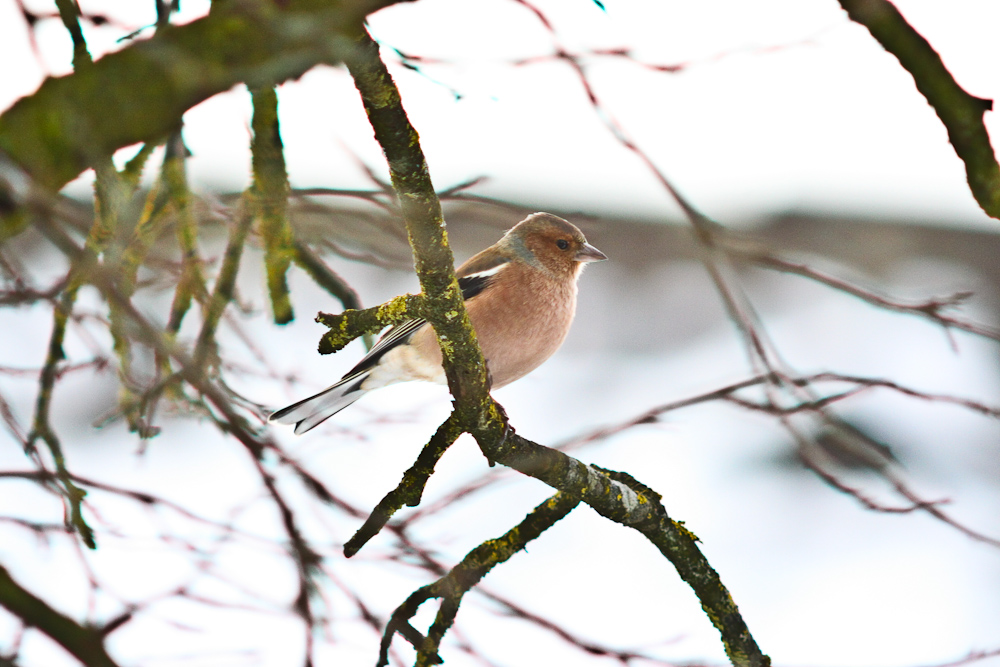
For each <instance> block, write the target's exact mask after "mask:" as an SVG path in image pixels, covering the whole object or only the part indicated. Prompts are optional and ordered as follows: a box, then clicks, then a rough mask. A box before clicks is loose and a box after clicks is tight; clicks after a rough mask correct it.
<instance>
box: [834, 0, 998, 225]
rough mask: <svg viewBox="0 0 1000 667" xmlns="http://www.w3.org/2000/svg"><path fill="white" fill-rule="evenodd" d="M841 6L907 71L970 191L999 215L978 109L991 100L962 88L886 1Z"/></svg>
mask: <svg viewBox="0 0 1000 667" xmlns="http://www.w3.org/2000/svg"><path fill="white" fill-rule="evenodd" d="M840 6H841V7H843V8H844V10H845V11H846V12H847V15H848V16H849V17H850V18H851V20H852V21H854V22H856V23H860V24H861V25H863V26H864V27H866V28H868V32H870V33H871V34H872V37H874V38H875V39H876V40H878V43H879V44H881V45H882V46H883V47H884V48H885V50H886V51H888V52H889V53H891V54H892V55H894V56H896V58H897V59H898V60H899V64H900V65H902V66H903V68H904V69H905V70H906V71H907V72H909V73H910V75H911V76H912V77H913V81H914V82H915V83H916V84H917V90H919V91H920V94H921V95H923V96H924V97H925V98H927V102H928V103H930V105H931V106H932V107H934V111H935V112H936V113H937V115H938V118H940V119H941V122H942V123H944V126H945V128H946V129H947V130H948V139H949V140H950V141H951V145H952V147H954V149H955V152H956V153H958V157H960V158H961V159H962V162H964V163H965V174H966V178H967V179H968V181H969V189H970V190H972V195H973V196H974V197H975V198H976V201H977V202H978V203H979V206H980V207H982V209H983V210H984V211H985V212H986V214H987V215H989V216H991V217H994V218H1000V165H998V164H997V159H996V155H995V154H994V152H993V147H992V145H991V144H990V135H989V133H988V132H987V131H986V125H985V124H984V123H983V114H984V113H985V112H987V111H990V110H991V109H992V108H993V101H992V100H984V99H982V98H979V97H975V96H973V95H970V94H969V93H967V92H965V90H963V89H962V87H961V86H959V85H958V83H957V82H956V81H955V79H954V77H952V75H951V73H950V72H949V71H948V69H947V68H946V67H945V66H944V63H943V62H941V56H939V55H938V53H937V51H935V50H934V48H933V47H932V46H931V45H930V44H929V43H928V42H927V40H926V39H924V38H923V36H921V35H920V33H918V32H917V31H916V30H914V29H913V26H911V25H910V24H909V23H907V22H906V19H905V18H903V15H902V14H900V13H899V10H898V9H896V7H895V6H894V5H893V4H892V3H891V2H889V1H888V0H840Z"/></svg>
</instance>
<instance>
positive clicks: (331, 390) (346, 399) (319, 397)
mask: <svg viewBox="0 0 1000 667" xmlns="http://www.w3.org/2000/svg"><path fill="white" fill-rule="evenodd" d="M367 378H368V373H363V374H360V375H354V376H352V377H346V378H344V379H342V380H340V382H338V383H337V384H334V385H331V386H329V387H327V388H326V389H324V390H323V391H321V392H319V393H318V394H316V395H315V396H310V397H309V398H305V399H303V400H301V401H299V402H298V403H292V404H291V405H289V406H288V407H285V408H281V409H280V410H278V411H276V412H274V413H273V414H272V415H271V416H270V417H268V421H272V422H277V423H279V424H295V434H296V435H299V434H301V433H305V432H306V431H308V430H310V429H312V428H315V427H317V426H319V425H320V424H322V423H323V422H324V421H326V420H327V419H329V418H330V417H332V416H333V415H335V414H337V413H338V412H340V411H341V410H343V409H344V408H346V407H347V406H348V405H350V404H351V403H353V402H354V401H356V400H358V399H359V398H361V397H362V396H364V395H365V393H367V390H365V389H362V388H361V383H362V382H364V381H365V380H366V379H367Z"/></svg>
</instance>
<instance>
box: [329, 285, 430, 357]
mask: <svg viewBox="0 0 1000 667" xmlns="http://www.w3.org/2000/svg"><path fill="white" fill-rule="evenodd" d="M426 304H427V299H426V298H425V297H424V295H422V294H404V295H403V296H397V297H396V298H395V299H392V300H391V301H386V302H385V303H383V304H382V305H381V306H375V307H373V308H366V309H364V310H345V311H344V312H342V313H338V314H336V315H331V314H330V313H319V314H318V315H316V321H317V322H319V323H320V324H322V325H324V326H327V327H329V328H330V330H329V331H327V332H326V333H325V334H323V337H322V338H321V339H320V341H319V353H320V354H333V353H334V352H339V351H340V350H342V349H344V347H346V346H347V344H348V343H350V342H351V341H352V340H354V339H355V338H358V337H360V336H362V335H364V334H370V333H376V332H378V331H381V330H382V329H384V328H385V327H388V326H393V325H396V324H399V323H401V322H405V321H407V320H414V319H421V318H426V316H427V312H426Z"/></svg>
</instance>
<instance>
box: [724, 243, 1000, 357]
mask: <svg viewBox="0 0 1000 667" xmlns="http://www.w3.org/2000/svg"><path fill="white" fill-rule="evenodd" d="M727 249H728V250H729V252H731V253H733V254H734V255H736V256H738V257H741V258H743V259H745V260H747V261H749V262H751V263H753V264H756V265H758V266H761V267H764V268H766V269H771V270H773V271H780V272H782V273H790V274H794V275H798V276H802V277H803V278H808V279H810V280H814V281H816V282H818V283H820V284H823V285H826V286H827V287H832V288H833V289H835V290H839V291H841V292H844V293H845V294H850V295H851V296H854V297H857V298H859V299H861V300H863V301H867V302H868V303H870V304H872V305H873V306H877V307H879V308H882V309H884V310H891V311H895V312H898V313H906V314H908V315H916V316H918V317H925V318H927V319H929V320H931V321H932V322H934V323H936V324H939V325H941V326H942V327H944V329H945V330H949V329H960V330H961V331H967V332H968V333H971V334H975V335H977V336H982V337H984V338H991V339H993V340H997V341H1000V331H998V330H997V329H993V328H990V327H987V326H985V325H982V324H978V323H976V322H970V321H968V320H962V319H959V318H957V317H953V316H951V315H947V314H945V312H944V311H946V310H947V309H949V308H954V307H956V306H959V305H961V304H962V303H963V302H964V301H966V300H967V299H968V298H969V297H971V296H972V293H971V292H958V293H955V294H952V295H949V296H945V297H937V298H933V299H928V300H926V301H919V302H912V303H904V302H902V301H899V300H896V299H892V298H889V297H886V296H882V295H880V294H877V293H875V292H874V291H872V290H869V289H865V288H863V287H859V286H857V285H854V284H852V283H850V282H848V281H846V280H843V279H841V278H837V277H836V276H831V275H830V274H827V273H824V272H822V271H820V270H818V269H814V268H812V267H811V266H809V265H807V264H801V263H799V262H792V261H789V260H787V259H784V258H782V257H778V256H777V255H774V254H771V253H769V252H766V251H758V250H743V249H739V248H736V247H734V246H731V245H727Z"/></svg>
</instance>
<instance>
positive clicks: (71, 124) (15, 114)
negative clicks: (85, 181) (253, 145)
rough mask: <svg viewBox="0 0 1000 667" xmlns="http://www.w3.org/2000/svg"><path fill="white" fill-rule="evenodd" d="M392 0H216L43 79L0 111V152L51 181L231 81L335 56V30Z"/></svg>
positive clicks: (63, 179)
mask: <svg viewBox="0 0 1000 667" xmlns="http://www.w3.org/2000/svg"><path fill="white" fill-rule="evenodd" d="M396 1H397V0H355V1H354V2H345V3H342V4H341V3H338V4H332V3H330V2H328V1H327V0H288V1H287V2H280V3H279V2H271V1H269V0H241V1H236V0H228V1H226V2H217V3H215V4H214V5H213V7H212V10H211V12H210V13H209V15H208V16H207V17H205V18H202V19H198V20H195V21H192V22H191V23H188V24H186V25H182V26H171V27H168V28H167V29H164V30H160V31H158V32H157V34H156V35H154V36H153V37H151V38H149V39H147V40H143V41H137V42H134V43H133V44H131V45H129V46H128V47H126V48H124V49H122V50H121V51H118V52H116V53H112V54H109V55H107V56H105V57H103V58H101V59H100V60H98V61H97V62H95V63H93V64H92V66H90V67H87V68H86V71H79V72H76V73H74V74H71V75H68V76H64V77H60V78H49V79H47V80H46V81H45V82H44V83H43V84H42V86H41V87H40V88H39V89H38V90H37V91H36V92H35V93H34V94H32V95H30V96H28V97H25V98H22V99H21V100H19V101H18V102H17V103H15V104H14V106H12V107H11V108H10V109H8V110H7V111H6V112H5V113H4V114H3V115H2V116H0V151H3V152H6V153H7V155H8V156H9V157H10V158H12V159H13V160H14V161H15V162H17V163H18V164H20V166H21V167H22V168H23V169H25V170H26V171H27V172H28V173H29V174H31V176H32V177H33V178H34V179H35V181H36V182H37V183H38V184H39V185H40V186H42V187H43V188H45V189H47V190H49V191H55V190H58V189H59V188H61V187H62V186H63V185H65V184H66V183H67V182H69V181H70V180H72V179H73V178H75V177H76V176H77V175H78V174H79V173H80V172H82V171H84V170H85V169H87V168H88V167H91V166H93V165H95V164H96V163H97V162H98V161H99V160H100V159H102V158H103V157H105V156H108V155H111V154H112V153H113V152H114V151H115V150H117V149H119V148H122V147H125V146H129V145H131V144H135V143H139V142H142V141H150V140H153V141H155V140H157V139H158V138H160V137H163V136H166V135H167V134H168V133H170V132H171V131H172V130H174V129H176V128H177V127H178V124H179V123H180V119H181V116H182V115H183V114H184V112H185V111H187V110H188V109H190V108H191V107H193V106H195V105H196V104H198V103H199V102H202V101H204V100H206V99H208V98H209V97H212V96H213V95H216V94H218V93H221V92H224V91H226V90H229V89H230V88H232V87H233V86H234V85H236V84H238V83H247V84H249V85H251V86H261V85H273V84H274V83H276V82H281V81H284V80H286V79H289V78H295V77H298V76H301V75H302V74H303V73H305V72H306V71H308V70H309V69H311V68H312V67H313V66H315V65H317V64H321V63H325V64H335V63H337V62H338V61H339V60H340V52H341V48H342V42H341V41H340V40H338V39H337V38H336V37H334V35H336V34H337V33H338V31H340V30H343V29H345V28H349V27H351V26H357V25H359V24H360V23H361V21H362V20H363V19H364V17H365V16H366V15H367V14H368V13H370V12H373V11H375V10H376V9H379V8H381V7H385V6H388V5H390V4H393V3H394V2H396ZM109 109H112V110H113V111H114V113H108V110H109ZM0 199H3V197H0Z"/></svg>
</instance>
